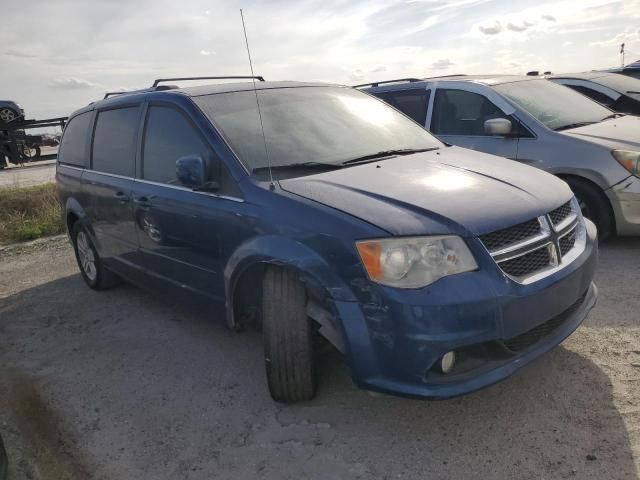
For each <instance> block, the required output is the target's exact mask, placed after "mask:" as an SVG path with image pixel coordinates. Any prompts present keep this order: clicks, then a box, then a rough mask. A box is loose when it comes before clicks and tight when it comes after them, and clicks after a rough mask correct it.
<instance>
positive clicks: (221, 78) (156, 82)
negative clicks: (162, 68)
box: [152, 75, 264, 87]
mask: <svg viewBox="0 0 640 480" xmlns="http://www.w3.org/2000/svg"><path fill="white" fill-rule="evenodd" d="M251 79H255V80H258V81H260V82H264V77H261V76H259V75H258V76H255V77H254V76H237V77H176V78H157V79H156V80H155V81H154V82H153V85H152V87H157V86H158V85H159V84H160V83H161V82H177V81H180V82H183V81H185V80H251Z"/></svg>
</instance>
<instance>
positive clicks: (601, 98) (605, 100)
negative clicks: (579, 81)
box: [567, 85, 613, 106]
mask: <svg viewBox="0 0 640 480" xmlns="http://www.w3.org/2000/svg"><path fill="white" fill-rule="evenodd" d="M567 87H570V88H573V89H574V90H575V91H576V92H580V93H581V94H583V95H586V96H587V97H589V98H590V99H592V100H595V101H596V102H598V103H601V104H603V105H607V106H609V105H611V103H612V102H613V99H612V98H609V97H608V96H606V95H605V94H604V93H600V92H597V91H595V90H593V89H591V88H588V87H583V86H582V85H567Z"/></svg>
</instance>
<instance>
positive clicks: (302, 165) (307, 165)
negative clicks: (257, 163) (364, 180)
mask: <svg viewBox="0 0 640 480" xmlns="http://www.w3.org/2000/svg"><path fill="white" fill-rule="evenodd" d="M269 168H271V170H303V169H313V170H316V169H317V170H334V169H336V168H342V165H340V164H336V163H322V162H299V163H288V164H286V165H271V167H269V166H265V167H258V168H254V169H253V171H254V172H255V171H256V170H268V169H269Z"/></svg>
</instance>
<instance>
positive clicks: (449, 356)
mask: <svg viewBox="0 0 640 480" xmlns="http://www.w3.org/2000/svg"><path fill="white" fill-rule="evenodd" d="M438 363H439V365H440V371H441V372H442V373H444V374H447V373H449V372H451V370H453V367H455V365H456V353H455V352H454V351H453V350H452V351H450V352H447V353H445V354H444V355H443V356H442V358H441V359H440V362H438Z"/></svg>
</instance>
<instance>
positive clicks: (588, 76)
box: [547, 71, 617, 80]
mask: <svg viewBox="0 0 640 480" xmlns="http://www.w3.org/2000/svg"><path fill="white" fill-rule="evenodd" d="M611 75H617V74H616V73H614V72H596V71H594V72H579V73H562V74H553V75H547V78H575V79H576V80H595V79H596V78H602V77H610V76H611Z"/></svg>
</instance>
